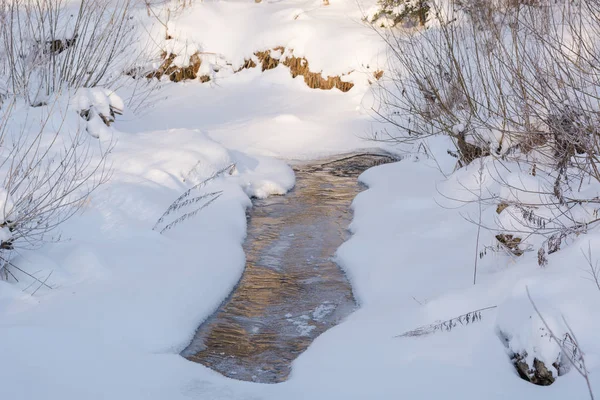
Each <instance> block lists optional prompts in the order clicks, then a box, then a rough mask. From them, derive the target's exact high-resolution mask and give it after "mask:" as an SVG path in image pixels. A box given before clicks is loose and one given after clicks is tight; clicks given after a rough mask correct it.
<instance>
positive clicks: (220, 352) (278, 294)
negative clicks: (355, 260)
mask: <svg viewBox="0 0 600 400" xmlns="http://www.w3.org/2000/svg"><path fill="white" fill-rule="evenodd" d="M393 161H396V159H395V158H393V157H391V156H389V155H385V154H375V153H374V154H352V155H347V156H344V157H338V158H336V159H330V160H325V161H323V160H321V161H318V162H313V163H311V164H303V165H297V166H295V167H294V171H295V173H296V186H295V187H294V189H293V190H292V191H290V192H289V193H288V194H286V195H285V196H272V197H269V198H267V199H264V200H255V201H254V205H253V207H252V208H251V209H250V210H249V214H248V233H247V237H246V240H245V243H244V251H245V253H246V268H245V270H244V273H243V275H242V277H241V279H240V281H239V282H238V284H237V286H236V287H235V288H234V290H233V292H232V293H231V294H230V295H229V296H228V297H227V299H225V301H224V302H223V303H222V304H221V306H220V307H219V308H218V309H217V310H216V311H215V312H214V313H213V315H212V316H210V317H209V318H208V319H206V320H205V321H204V322H203V323H202V325H200V327H199V328H198V330H197V331H196V334H195V336H194V338H193V340H192V342H191V343H190V345H189V346H188V347H187V348H186V349H185V350H184V351H183V352H182V353H181V354H182V356H184V357H186V358H187V359H189V360H191V361H194V362H198V363H201V364H203V365H205V366H207V367H209V368H211V369H213V370H215V371H217V372H219V373H221V374H223V375H225V376H227V377H230V378H234V379H239V380H244V381H253V382H262V383H277V382H282V381H285V380H286V379H287V377H288V375H289V373H290V370H291V364H292V361H293V360H294V359H295V358H296V357H298V356H299V355H300V353H302V352H303V351H304V350H306V348H307V347H308V346H309V345H310V343H311V342H312V341H313V340H314V339H315V338H316V337H317V336H319V335H320V334H322V333H323V332H325V331H326V330H327V329H329V328H331V327H333V326H335V325H337V324H338V323H340V322H341V321H342V320H343V319H344V318H345V317H346V316H348V315H349V314H350V313H352V311H353V310H355V308H356V302H355V300H354V297H353V295H352V287H351V286H350V283H349V282H348V279H347V278H346V275H345V274H344V272H343V271H342V269H341V268H340V267H339V266H338V265H337V264H336V263H335V261H334V259H333V256H334V254H335V251H336V250H337V248H338V247H339V246H340V245H341V244H342V243H343V242H344V241H345V240H347V239H348V238H349V236H350V233H349V231H348V225H349V224H350V222H351V221H352V211H351V208H350V205H351V203H352V200H353V199H354V197H356V195H357V194H358V193H359V192H360V191H362V190H363V189H364V186H363V185H361V184H360V183H359V182H358V179H357V178H358V175H360V174H361V173H362V172H363V171H365V170H366V169H368V168H370V167H372V166H375V165H380V164H385V163H389V162H393Z"/></svg>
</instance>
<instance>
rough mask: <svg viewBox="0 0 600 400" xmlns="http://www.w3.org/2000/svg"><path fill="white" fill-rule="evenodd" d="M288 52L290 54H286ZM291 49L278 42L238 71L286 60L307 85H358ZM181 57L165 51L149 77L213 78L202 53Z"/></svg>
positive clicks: (273, 65)
mask: <svg viewBox="0 0 600 400" xmlns="http://www.w3.org/2000/svg"><path fill="white" fill-rule="evenodd" d="M286 52H287V53H288V55H286ZM290 53H291V51H286V49H285V48H284V47H281V46H277V47H274V48H273V49H269V50H263V51H257V52H255V53H254V55H253V57H252V58H250V59H246V60H244V64H243V65H242V66H241V67H240V68H238V69H237V70H235V71H234V72H235V73H237V72H240V71H242V70H244V69H250V68H256V67H258V66H259V65H260V67H261V70H262V71H263V72H264V71H267V70H270V69H273V68H276V67H277V66H279V64H283V65H285V66H286V67H288V68H289V69H290V73H291V75H292V77H293V78H295V77H297V76H302V77H304V82H305V83H306V85H307V86H308V87H310V88H312V89H322V90H331V89H333V88H337V89H339V90H341V91H342V92H347V91H349V90H350V89H352V88H353V87H354V83H352V82H344V81H343V80H342V76H343V75H341V76H340V75H336V76H327V77H323V74H322V72H311V71H310V68H309V66H308V60H307V59H306V58H304V57H295V56H292V55H289V54H290ZM176 57H177V55H176V54H167V53H166V52H163V53H162V55H161V59H162V60H163V63H162V64H161V65H160V67H158V68H157V69H156V70H155V71H152V72H151V73H150V74H148V75H146V77H147V78H157V79H160V78H162V77H163V76H165V75H166V76H168V77H169V79H170V80H171V81H173V82H180V81H183V80H190V79H197V78H199V79H200V81H201V82H202V83H204V82H208V81H210V79H211V78H210V76H208V75H202V76H200V77H198V71H199V70H200V65H201V64H202V60H201V59H200V55H199V53H195V54H193V55H192V56H190V62H189V65H188V66H187V67H178V66H174V65H173V61H174V60H175V58H176ZM373 76H374V77H375V79H377V80H378V79H380V78H381V77H382V76H383V71H376V72H375V73H374V74H373Z"/></svg>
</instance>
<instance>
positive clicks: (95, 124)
mask: <svg viewBox="0 0 600 400" xmlns="http://www.w3.org/2000/svg"><path fill="white" fill-rule="evenodd" d="M70 105H71V108H72V109H74V110H75V111H76V112H77V113H78V114H79V116H81V118H83V119H84V120H85V121H87V127H86V131H87V132H88V133H89V134H90V135H92V136H93V137H96V138H99V137H100V136H101V135H102V134H103V133H104V132H106V135H104V136H109V135H110V130H108V129H107V128H108V127H109V126H110V125H111V124H112V123H113V122H115V117H116V115H122V114H123V110H124V109H125V105H124V103H123V100H122V99H121V98H120V97H119V96H118V95H117V94H116V93H115V92H113V91H111V90H108V89H103V88H92V89H87V88H81V89H78V90H77V92H75V95H74V96H73V97H72V98H71V100H70Z"/></svg>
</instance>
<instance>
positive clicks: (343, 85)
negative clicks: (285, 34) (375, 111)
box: [283, 56, 354, 92]
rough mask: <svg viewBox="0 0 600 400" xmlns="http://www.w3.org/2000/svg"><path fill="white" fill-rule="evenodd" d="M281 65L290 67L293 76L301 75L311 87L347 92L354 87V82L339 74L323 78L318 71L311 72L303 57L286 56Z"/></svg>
mask: <svg viewBox="0 0 600 400" xmlns="http://www.w3.org/2000/svg"><path fill="white" fill-rule="evenodd" d="M283 65H285V66H286V67H288V68H289V69H290V72H291V73H292V77H293V78H295V77H297V76H298V75H302V76H303V77H304V82H305V83H306V85H307V86H308V87H309V88H312V89H323V90H331V89H333V88H334V87H335V88H338V89H339V90H341V91H342V92H347V91H348V90H350V89H352V87H354V83H352V82H344V81H342V78H341V76H339V75H337V76H328V77H327V79H325V78H323V75H322V74H321V73H320V72H311V71H310V69H309V67H308V61H307V60H306V58H304V57H294V56H291V57H287V58H286V59H285V60H283Z"/></svg>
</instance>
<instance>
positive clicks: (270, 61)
mask: <svg viewBox="0 0 600 400" xmlns="http://www.w3.org/2000/svg"><path fill="white" fill-rule="evenodd" d="M284 51H285V49H284V48H283V47H281V46H278V47H275V48H273V50H265V51H257V52H256V53H254V55H255V56H256V58H258V61H259V62H260V63H261V65H262V70H263V72H264V71H267V70H269V69H273V68H275V67H277V66H278V65H279V60H280V58H281V56H282V55H283V53H284Z"/></svg>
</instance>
